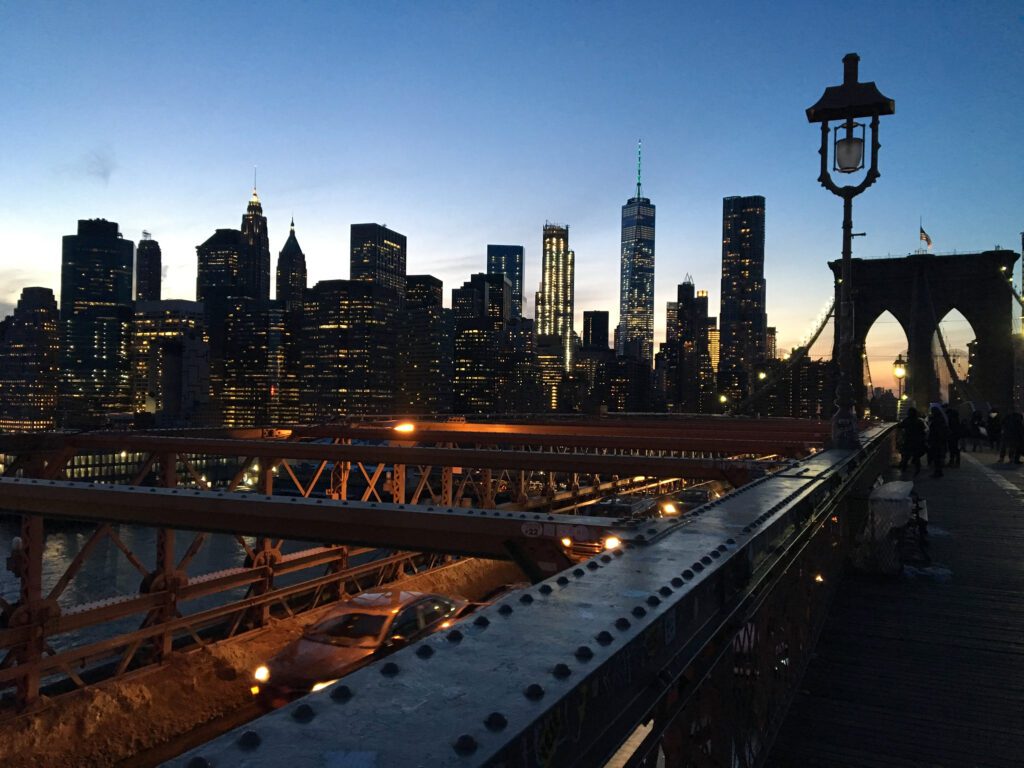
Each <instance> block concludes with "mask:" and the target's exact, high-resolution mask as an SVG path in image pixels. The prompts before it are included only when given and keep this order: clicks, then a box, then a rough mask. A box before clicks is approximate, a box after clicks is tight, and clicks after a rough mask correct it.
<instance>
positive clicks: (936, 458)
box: [928, 405, 949, 477]
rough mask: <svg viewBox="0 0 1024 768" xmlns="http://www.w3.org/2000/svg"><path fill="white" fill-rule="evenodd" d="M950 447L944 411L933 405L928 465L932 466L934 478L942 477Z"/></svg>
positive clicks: (929, 431)
mask: <svg viewBox="0 0 1024 768" xmlns="http://www.w3.org/2000/svg"><path fill="white" fill-rule="evenodd" d="M948 446H949V425H948V424H946V416H945V414H943V413H942V409H941V408H940V407H939V406H937V405H933V406H932V410H931V413H930V414H929V415H928V463H929V464H931V465H932V477H942V464H943V463H944V462H945V460H946V448H947V447H948Z"/></svg>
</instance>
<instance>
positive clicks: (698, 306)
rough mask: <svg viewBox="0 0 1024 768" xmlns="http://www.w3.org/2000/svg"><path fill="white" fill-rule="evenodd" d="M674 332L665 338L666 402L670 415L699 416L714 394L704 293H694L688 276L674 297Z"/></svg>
mask: <svg viewBox="0 0 1024 768" xmlns="http://www.w3.org/2000/svg"><path fill="white" fill-rule="evenodd" d="M675 303H676V318H675V329H674V330H671V332H670V333H667V334H666V335H667V336H669V337H670V338H671V339H672V341H671V342H668V343H667V344H666V347H667V349H666V356H667V369H668V370H667V372H666V373H667V381H666V390H667V391H666V400H667V403H668V405H669V406H670V407H671V409H672V410H673V411H677V412H681V413H701V412H704V411H706V410H710V407H711V405H712V395H713V392H714V378H713V373H712V370H711V355H710V353H709V351H708V336H707V325H708V292H707V291H697V290H695V289H694V285H693V280H692V278H690V276H689V275H687V276H686V280H685V281H684V282H682V283H680V284H679V287H678V289H677V295H676V302H675Z"/></svg>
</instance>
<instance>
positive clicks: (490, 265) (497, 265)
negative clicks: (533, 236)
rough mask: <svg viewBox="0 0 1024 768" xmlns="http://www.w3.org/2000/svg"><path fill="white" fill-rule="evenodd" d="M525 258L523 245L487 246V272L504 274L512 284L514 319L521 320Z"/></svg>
mask: <svg viewBox="0 0 1024 768" xmlns="http://www.w3.org/2000/svg"><path fill="white" fill-rule="evenodd" d="M523 260H524V249H523V246H521V245H488V246H487V274H488V275H504V276H505V277H507V278H508V281H509V282H510V283H511V284H512V295H511V302H510V309H511V314H510V317H511V319H512V320H519V319H520V318H521V317H522V316H523Z"/></svg>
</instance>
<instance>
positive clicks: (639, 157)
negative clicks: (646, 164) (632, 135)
mask: <svg viewBox="0 0 1024 768" xmlns="http://www.w3.org/2000/svg"><path fill="white" fill-rule="evenodd" d="M643 148H644V143H643V139H637V140H636V196H637V197H640V169H641V161H642V159H643Z"/></svg>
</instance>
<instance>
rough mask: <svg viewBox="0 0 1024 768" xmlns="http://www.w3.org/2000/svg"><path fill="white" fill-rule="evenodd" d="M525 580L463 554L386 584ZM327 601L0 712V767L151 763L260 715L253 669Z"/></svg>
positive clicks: (510, 569)
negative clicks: (21, 710)
mask: <svg viewBox="0 0 1024 768" xmlns="http://www.w3.org/2000/svg"><path fill="white" fill-rule="evenodd" d="M523 580H525V576H524V575H523V573H522V572H521V571H520V570H519V569H518V568H517V567H516V566H515V565H514V564H513V563H509V562H496V561H489V560H480V559H466V560H461V561H457V562H455V563H453V564H452V565H450V566H444V567H442V568H440V569H435V570H434V571H431V572H429V573H424V574H421V575H415V576H410V577H408V578H405V579H402V580H400V581H398V582H395V583H394V584H392V585H388V586H387V587H384V588H385V589H386V588H392V587H394V588H400V589H403V590H414V591H422V592H436V593H439V594H450V595H460V596H463V597H466V598H467V599H470V600H480V599H482V598H483V597H484V596H485V595H486V594H488V593H489V592H491V591H493V590H494V589H496V588H498V587H501V586H503V585H505V584H509V583H515V582H521V581H523ZM331 607H332V606H331V605H327V606H325V607H324V608H319V609H315V610H313V611H309V612H306V613H303V614H300V615H299V616H296V617H294V618H292V619H283V620H275V621H273V622H272V623H271V624H270V625H269V626H268V627H266V628H264V629H260V630H256V631H254V632H250V633H247V634H245V635H241V636H239V637H236V638H232V639H231V640H225V641H222V642H219V643H213V644H210V645H207V646H205V647H202V648H197V649H194V650H192V651H189V652H185V653H179V654H175V655H174V656H172V657H171V659H170V660H169V661H168V663H166V664H164V665H161V666H154V667H147V668H145V669H142V670H139V671H138V672H136V673H130V674H128V675H126V676H124V677H121V678H118V679H116V680H110V681H107V682H104V683H100V684H97V685H92V686H89V687H88V688H86V689H84V690H81V691H77V692H75V693H72V694H68V695H64V696H60V697H57V698H55V699H52V700H46V701H44V702H43V705H42V706H41V707H40V708H39V709H38V710H36V711H33V712H30V713H25V714H22V715H19V716H14V717H9V718H8V719H6V720H2V721H0V765H3V766H4V768H39V766H46V768H79V767H81V766H113V765H116V766H121V768H149V766H156V765H160V764H161V763H163V762H164V761H166V760H169V759H171V758H173V757H175V756H176V755H179V754H181V753H182V752H184V751H186V750H188V749H191V748H193V747H196V746H198V745H200V744H203V743H205V742H207V741H209V740H210V739H214V738H216V737H218V736H220V735H221V734H223V733H226V732H227V731H229V730H231V729H232V728H235V727H237V726H240V725H242V724H244V723H246V722H248V721H250V720H253V719H255V718H257V717H259V716H261V715H263V714H264V712H265V709H264V708H263V707H262V706H261V705H259V704H257V703H256V702H255V700H254V699H253V696H252V694H251V693H250V686H251V685H252V683H253V680H252V672H253V670H254V669H255V668H256V667H257V666H258V665H260V664H262V663H264V662H266V660H267V659H269V658H270V657H271V656H273V655H274V654H275V653H277V652H278V651H279V650H281V649H282V648H283V647H284V646H285V645H287V644H288V643H289V642H290V641H291V640H293V639H295V638H297V637H298V636H299V635H300V634H301V633H302V629H303V627H304V626H306V625H307V624H309V623H312V622H314V621H317V620H319V619H320V618H321V617H322V616H323V614H324V613H325V612H327V611H330V610H331Z"/></svg>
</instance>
